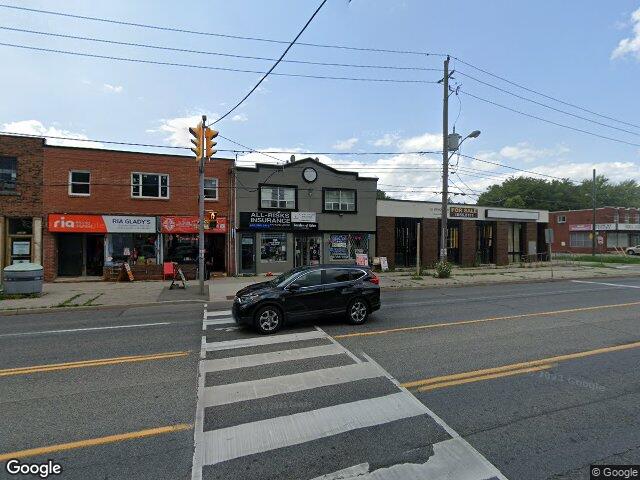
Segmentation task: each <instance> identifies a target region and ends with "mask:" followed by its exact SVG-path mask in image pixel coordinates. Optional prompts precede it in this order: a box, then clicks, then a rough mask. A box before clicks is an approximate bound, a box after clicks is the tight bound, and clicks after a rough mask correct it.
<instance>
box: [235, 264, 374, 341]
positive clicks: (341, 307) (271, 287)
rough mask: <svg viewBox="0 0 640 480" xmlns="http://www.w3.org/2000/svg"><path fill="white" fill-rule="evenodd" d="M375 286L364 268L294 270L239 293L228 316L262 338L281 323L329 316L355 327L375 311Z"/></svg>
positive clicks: (337, 266)
mask: <svg viewBox="0 0 640 480" xmlns="http://www.w3.org/2000/svg"><path fill="white" fill-rule="evenodd" d="M379 282H380V279H379V278H378V277H377V276H376V275H375V273H373V272H372V271H371V270H370V269H369V268H367V267H360V266H353V265H314V266H307V267H298V268H294V269H292V270H289V271H288V272H285V273H283V274H281V275H278V276H277V277H276V278H274V279H273V280H271V281H268V282H261V283H255V284H253V285H249V286H248V287H245V288H243V289H242V290H239V291H238V292H237V293H236V296H235V299H234V301H233V309H232V312H233V317H234V319H235V320H236V322H237V323H239V324H246V325H251V326H254V327H255V328H257V329H258V331H259V332H260V333H263V334H269V333H275V332H277V331H278V330H279V329H280V328H282V326H283V324H284V323H285V322H286V323H289V322H293V321H295V320H303V319H308V318H316V317H318V316H325V315H330V314H343V315H345V316H346V318H347V321H348V322H349V323H351V324H354V325H361V324H363V323H364V322H366V321H367V317H368V316H369V314H370V313H371V312H373V311H375V310H378V309H379V308H380V285H379Z"/></svg>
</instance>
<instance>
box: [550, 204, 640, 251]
mask: <svg viewBox="0 0 640 480" xmlns="http://www.w3.org/2000/svg"><path fill="white" fill-rule="evenodd" d="M549 226H550V227H551V228H552V229H553V233H554V239H553V244H552V245H551V247H552V249H553V251H554V252H565V253H591V251H592V248H593V245H592V242H593V240H592V238H593V235H592V233H593V210H592V209H583V210H564V211H558V212H551V213H550V214H549ZM639 244H640V210H639V209H637V208H624V207H602V208H597V209H596V252H598V253H604V252H610V251H615V250H616V249H621V248H622V249H624V248H626V247H630V246H635V245H639Z"/></svg>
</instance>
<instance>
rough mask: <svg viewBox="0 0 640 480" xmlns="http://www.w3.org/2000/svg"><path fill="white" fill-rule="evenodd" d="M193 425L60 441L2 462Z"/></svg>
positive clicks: (9, 455)
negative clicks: (65, 441)
mask: <svg viewBox="0 0 640 480" xmlns="http://www.w3.org/2000/svg"><path fill="white" fill-rule="evenodd" d="M191 428H192V426H191V425H189V424H188V423H179V424H177V425H169V426H167V427H158V428H150V429H148V430H140V431H138V432H129V433H120V434H118V435H109V436H106V437H99V438H90V439H87V440H79V441H77V442H69V443H59V444H57V445H49V446H48V447H40V448H30V449H28V450H19V451H17V452H10V453H2V454H0V462H4V461H6V460H10V459H12V458H25V457H35V456H37V455H47V454H51V453H57V452H63V451H65V450H75V449H77V448H86V447H95V446H97V445H105V444H108V443H116V442H121V441H123V440H133V439H136V438H145V437H153V436H156V435H162V434H164V433H173V432H180V431H183V430H189V429H191Z"/></svg>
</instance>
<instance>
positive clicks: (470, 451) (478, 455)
mask: <svg viewBox="0 0 640 480" xmlns="http://www.w3.org/2000/svg"><path fill="white" fill-rule="evenodd" d="M362 356H363V357H365V358H366V359H367V361H368V362H371V363H372V364H373V365H376V366H377V367H378V369H379V370H380V372H381V373H383V374H384V375H385V376H387V377H388V378H390V379H392V380H393V382H394V383H395V384H396V386H397V387H398V388H399V389H400V390H402V393H403V394H405V395H406V396H407V397H411V399H412V400H413V401H414V402H415V404H416V406H418V407H420V408H422V410H423V412H424V413H426V414H427V415H429V416H430V417H431V418H432V419H433V420H434V421H435V422H436V423H437V424H438V425H440V426H441V427H442V428H444V430H445V431H446V432H447V433H448V434H449V435H451V437H453V439H454V440H457V442H458V443H459V444H460V445H461V446H463V447H464V448H465V449H466V450H467V451H468V454H470V455H473V456H475V457H476V459H477V460H478V461H479V462H480V463H482V464H484V465H485V467H486V468H488V469H490V471H492V472H494V473H493V475H494V476H495V477H496V478H498V479H499V480H508V479H507V477H505V476H504V475H503V474H502V473H501V472H500V471H499V470H498V469H497V468H496V467H495V466H494V465H493V464H492V463H491V462H489V460H487V459H486V458H485V457H484V455H482V454H481V453H480V452H478V451H477V450H476V449H475V448H473V446H471V444H469V442H467V441H466V440H465V439H464V438H462V437H461V436H460V434H459V433H458V432H456V431H455V430H454V429H453V428H451V427H450V426H449V425H447V424H446V423H445V421H444V420H442V419H441V418H440V417H439V416H438V415H436V414H435V413H434V412H433V411H432V410H431V409H430V408H429V407H427V406H426V405H425V404H423V403H422V402H421V401H420V400H418V399H417V398H416V397H414V396H413V394H412V393H411V392H409V390H407V389H406V388H404V387H403V386H401V385H400V382H398V380H396V379H395V378H393V377H392V376H391V374H389V373H388V372H387V371H386V370H385V369H384V368H382V367H381V366H380V364H379V363H378V362H376V361H375V360H374V359H373V358H371V357H370V356H369V355H367V354H366V353H364V352H363V353H362ZM401 478H404V477H401ZM420 478H424V477H420ZM445 478H446V477H445ZM452 478H458V477H452ZM461 478H466V477H461ZM472 478H473V477H472ZM482 478H485V477H482Z"/></svg>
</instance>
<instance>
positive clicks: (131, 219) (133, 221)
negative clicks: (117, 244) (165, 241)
mask: <svg viewBox="0 0 640 480" xmlns="http://www.w3.org/2000/svg"><path fill="white" fill-rule="evenodd" d="M48 228H49V231H50V232H79V233H155V231H156V217H141V216H127V215H76V214H72V215H65V214H59V213H50V214H49V218H48Z"/></svg>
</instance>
